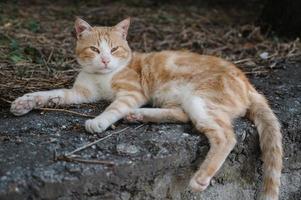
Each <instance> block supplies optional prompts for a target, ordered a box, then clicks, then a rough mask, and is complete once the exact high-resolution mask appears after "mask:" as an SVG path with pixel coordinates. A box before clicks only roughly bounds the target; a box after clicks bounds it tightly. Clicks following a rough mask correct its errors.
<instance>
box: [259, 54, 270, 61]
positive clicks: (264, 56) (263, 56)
mask: <svg viewBox="0 0 301 200" xmlns="http://www.w3.org/2000/svg"><path fill="white" fill-rule="evenodd" d="M259 57H260V58H261V59H263V60H267V59H268V58H269V53H268V52H263V53H261V54H260V55H259Z"/></svg>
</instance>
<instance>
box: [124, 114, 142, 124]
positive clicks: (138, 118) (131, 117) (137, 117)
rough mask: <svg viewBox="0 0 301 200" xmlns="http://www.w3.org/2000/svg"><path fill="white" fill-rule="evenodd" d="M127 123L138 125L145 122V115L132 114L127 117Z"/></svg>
mask: <svg viewBox="0 0 301 200" xmlns="http://www.w3.org/2000/svg"><path fill="white" fill-rule="evenodd" d="M125 120H126V122H129V123H137V122H142V121H143V115H141V114H138V113H130V114H128V115H127V116H126V117H125Z"/></svg>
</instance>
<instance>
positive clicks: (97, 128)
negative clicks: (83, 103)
mask: <svg viewBox="0 0 301 200" xmlns="http://www.w3.org/2000/svg"><path fill="white" fill-rule="evenodd" d="M108 126H109V125H108V123H107V122H106V121H104V120H101V119H89V120H87V121H86V122H85V128H86V130H87V131H88V132H89V133H101V132H103V131H105V130H106V129H107V128H108Z"/></svg>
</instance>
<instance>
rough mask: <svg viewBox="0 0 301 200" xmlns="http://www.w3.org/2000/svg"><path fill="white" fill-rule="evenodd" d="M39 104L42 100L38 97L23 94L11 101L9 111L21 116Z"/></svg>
mask: <svg viewBox="0 0 301 200" xmlns="http://www.w3.org/2000/svg"><path fill="white" fill-rule="evenodd" d="M40 105H42V102H41V101H40V100H39V97H35V96H31V95H24V96H22V97H19V98H17V99H16V100H15V101H13V102H12V104H11V107H10V112H11V113H13V114H14V115H16V116H21V115H25V114H26V113H28V112H29V111H31V110H32V109H34V108H35V107H39V106H40Z"/></svg>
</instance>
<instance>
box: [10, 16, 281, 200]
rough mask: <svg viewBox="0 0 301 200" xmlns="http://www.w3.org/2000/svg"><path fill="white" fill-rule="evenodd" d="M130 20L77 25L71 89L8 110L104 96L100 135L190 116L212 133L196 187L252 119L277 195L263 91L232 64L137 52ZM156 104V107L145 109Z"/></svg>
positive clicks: (274, 146)
mask: <svg viewBox="0 0 301 200" xmlns="http://www.w3.org/2000/svg"><path fill="white" fill-rule="evenodd" d="M129 24H130V19H125V20H123V21H121V22H120V23H118V24H117V25H115V26H113V27H91V26H90V25H89V24H88V23H87V22H85V21H84V20H82V19H79V18H78V19H77V20H76V22H75V30H76V33H77V45H76V55H77V60H78V63H79V64H80V65H81V66H82V71H81V72H80V74H79V75H78V77H77V79H76V81H75V83H74V86H73V87H72V88H71V89H58V90H51V91H42V92H35V93H30V94H25V95H24V96H22V97H19V98H18V99H16V100H15V101H14V102H13V103H12V106H11V112H12V113H13V114H15V115H17V116H19V115H23V114H26V113H27V112H29V111H30V110H32V109H35V108H40V107H43V106H49V105H53V104H56V105H57V104H74V103H75V104H79V103H84V102H95V101H98V100H101V99H106V100H109V101H112V103H111V105H110V106H108V107H107V108H106V110H105V111H104V112H103V113H101V114H100V115H99V116H98V117H96V118H95V119H92V120H87V121H86V124H85V127H86V130H87V131H88V132H91V133H95V132H96V133H100V132H102V131H104V130H106V129H107V128H108V127H109V126H110V125H111V124H113V123H115V122H116V121H118V120H120V119H122V118H126V119H127V120H128V121H129V122H137V121H139V122H155V123H162V122H177V123H179V122H182V123H186V122H188V121H191V122H192V123H193V124H194V126H195V127H196V129H197V130H199V132H200V133H203V134H205V135H206V136H207V138H208V139H209V142H210V150H209V152H208V154H207V156H206V158H205V160H204V162H203V163H202V164H201V166H200V167H199V169H198V170H197V172H196V173H195V174H194V176H193V177H192V178H191V181H190V187H191V188H192V190H193V191H203V190H205V189H206V188H207V187H208V185H209V183H210V180H211V179H212V177H213V176H214V175H215V174H216V172H217V171H218V170H219V169H220V167H221V166H222V164H223V162H224V161H225V159H226V158H227V156H228V154H229V153H230V152H231V150H232V149H233V148H234V146H235V144H236V139H235V135H234V133H233V128H232V120H233V119H235V118H237V117H239V116H245V115H246V116H248V117H249V118H250V119H251V120H253V121H254V123H255V125H256V126H257V129H258V132H259V136H260V146H261V150H262V154H263V157H262V159H263V161H264V164H263V169H264V181H263V190H262V195H261V199H263V200H276V199H278V193H279V186H280V175H281V169H282V144H281V140H282V139H281V132H280V125H279V122H278V120H277V118H276V116H275V115H274V113H273V111H272V110H271V108H270V107H269V105H268V103H267V101H266V99H265V98H264V96H262V95H261V94H259V93H258V92H257V91H256V90H255V89H254V87H253V86H252V85H251V84H250V83H249V81H248V80H247V78H246V77H245V75H244V74H243V73H242V72H241V71H240V70H239V69H238V68H237V67H235V66H234V65H233V64H231V63H230V62H227V61H225V60H223V59H220V58H216V57H213V56H205V55H199V54H196V53H191V52H186V51H162V52H151V53H136V52H132V51H131V49H130V47H129V45H128V43H127V41H126V36H127V31H128V28H129ZM146 103H152V104H153V106H154V108H140V107H141V106H143V105H144V104H146Z"/></svg>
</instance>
